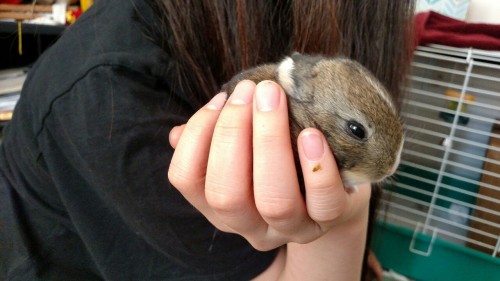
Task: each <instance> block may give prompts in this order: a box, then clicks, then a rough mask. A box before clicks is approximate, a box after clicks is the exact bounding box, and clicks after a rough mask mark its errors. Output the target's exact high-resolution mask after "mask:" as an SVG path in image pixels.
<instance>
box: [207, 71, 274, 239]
mask: <svg viewBox="0 0 500 281" xmlns="http://www.w3.org/2000/svg"><path fill="white" fill-rule="evenodd" d="M254 92H255V83H254V82H252V81H249V80H245V81H242V82H240V83H239V84H238V85H237V86H236V88H235V90H234V92H233V94H232V95H231V97H230V98H229V100H228V102H227V104H226V106H225V107H224V109H223V110H222V112H221V114H220V116H219V118H218V120H217V124H216V126H215V129H214V134H213V137H212V145H211V147H210V156H209V159H208V167H207V177H206V188H205V195H206V199H207V202H208V204H209V205H210V207H211V208H212V209H213V210H214V211H215V212H216V213H217V215H218V216H219V219H220V220H221V221H222V222H224V223H225V224H226V226H227V227H229V228H231V229H233V230H234V232H237V233H239V234H241V235H243V236H248V237H249V240H251V237H250V236H255V235H257V234H254V233H256V232H258V231H259V230H261V229H262V228H263V227H265V222H264V221H263V220H262V218H261V217H260V215H259V213H258V212H257V209H256V208H255V203H254V199H253V190H252V184H253V179H252V104H253V96H254Z"/></svg>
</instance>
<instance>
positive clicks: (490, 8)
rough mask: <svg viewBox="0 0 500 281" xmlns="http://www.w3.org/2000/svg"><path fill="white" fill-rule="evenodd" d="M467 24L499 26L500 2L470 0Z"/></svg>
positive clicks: (493, 0)
mask: <svg viewBox="0 0 500 281" xmlns="http://www.w3.org/2000/svg"><path fill="white" fill-rule="evenodd" d="M466 20H467V21H468V22H477V23H491V24H500V1H498V0H470V4H469V11H468V13H467V19H466Z"/></svg>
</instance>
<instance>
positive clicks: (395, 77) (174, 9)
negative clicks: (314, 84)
mask: <svg viewBox="0 0 500 281" xmlns="http://www.w3.org/2000/svg"><path fill="white" fill-rule="evenodd" d="M153 2H154V5H155V10H156V11H158V14H159V16H160V18H161V19H162V21H163V23H162V31H163V34H162V36H160V38H161V41H160V42H158V43H159V44H161V45H162V46H163V47H164V48H165V50H166V51H167V52H168V53H170V54H171V56H172V58H174V63H175V67H176V71H177V74H178V76H177V77H178V80H177V81H169V83H171V84H174V86H173V87H175V88H177V89H179V90H180V91H182V92H183V93H184V94H185V95H186V99H188V100H189V101H190V102H191V103H192V104H193V108H198V107H200V106H202V105H203V104H204V103H206V102H207V101H208V100H209V98H211V97H212V96H213V95H215V94H216V93H217V92H218V90H219V89H220V87H221V86H222V85H223V84H224V83H225V82H227V81H228V80H229V79H230V78H231V77H232V76H234V75H235V74H236V73H238V72H240V71H242V70H244V69H246V68H249V67H252V66H255V65H258V64H261V63H265V62H276V61H279V60H280V59H282V58H283V56H285V55H289V54H291V53H292V52H294V51H298V52H301V53H308V54H323V55H327V56H335V55H342V56H346V57H350V58H352V59H354V60H357V61H358V62H360V63H361V64H363V65H364V66H365V67H367V68H368V69H369V70H371V71H372V72H373V74H374V75H375V76H376V77H377V78H378V79H379V80H380V81H381V82H382V83H383V84H384V85H385V86H386V88H387V89H388V91H389V92H390V93H391V94H392V95H393V97H394V99H395V101H396V103H397V104H399V103H400V99H401V96H402V93H403V84H404V81H405V77H406V73H407V70H408V68H409V62H410V59H411V54H412V48H413V42H412V38H413V34H412V30H413V27H412V21H413V13H414V1H413V0H401V1H393V0H360V1H345V0H329V1H326V0H324V1H302V0H212V1H209V0H206V1H205V0H184V1H178V0H155V1H153ZM377 191H378V190H374V193H373V194H374V196H373V198H372V201H371V204H370V209H371V210H370V217H371V220H373V218H374V216H373V214H374V212H375V208H376V202H377V199H376V197H378V196H377V194H379V192H377ZM372 227H373V223H371V224H370V229H372ZM370 232H371V230H369V235H368V237H370ZM369 239H370V238H368V242H369ZM367 245H369V244H367ZM368 248H369V247H368V246H367V249H368ZM365 260H366V259H365ZM363 268H364V269H365V268H366V267H365V266H364V267H363ZM363 271H364V273H366V272H365V270H363Z"/></svg>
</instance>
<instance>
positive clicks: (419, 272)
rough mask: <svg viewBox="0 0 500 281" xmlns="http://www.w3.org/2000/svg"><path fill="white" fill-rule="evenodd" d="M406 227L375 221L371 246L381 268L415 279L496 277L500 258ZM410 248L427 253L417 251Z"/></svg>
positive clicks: (495, 280) (481, 280)
mask: <svg viewBox="0 0 500 281" xmlns="http://www.w3.org/2000/svg"><path fill="white" fill-rule="evenodd" d="M414 233H415V231H414V230H412V229H408V228H406V227H401V226H396V225H393V224H390V223H387V222H381V221H378V222H377V223H376V226H375V231H374V234H373V240H372V248H373V251H374V252H375V254H376V256H377V258H378V259H379V261H380V263H381V264H382V266H383V267H384V268H388V269H393V270H394V271H396V272H398V273H401V274H403V275H406V276H408V277H409V278H412V279H414V280H421V281H430V280H439V281H448V280H450V281H499V280H500V258H495V257H493V256H491V255H488V254H485V253H482V252H479V251H476V250H473V249H470V248H467V247H464V246H461V245H458V244H454V243H451V242H447V241H444V240H442V239H440V238H437V237H436V238H435V239H434V240H433V239H432V236H431V235H425V234H422V233H417V234H415V237H414ZM412 240H413V249H415V250H417V251H420V252H422V253H426V252H428V253H429V255H428V256H425V255H423V254H417V253H414V252H412V251H410V244H411V243H412Z"/></svg>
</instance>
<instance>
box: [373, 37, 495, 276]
mask: <svg viewBox="0 0 500 281" xmlns="http://www.w3.org/2000/svg"><path fill="white" fill-rule="evenodd" d="M409 79H410V83H409V86H408V88H407V91H406V92H407V93H406V96H405V100H404V101H403V109H402V117H403V119H404V122H405V126H406V141H405V145H404V149H403V154H402V161H401V165H400V167H399V169H398V171H397V172H396V175H395V177H394V179H393V182H391V183H389V184H387V185H386V187H385V188H384V191H383V196H382V201H381V207H380V208H379V211H378V214H377V215H378V217H377V218H378V222H377V227H376V231H375V237H374V241H373V244H374V250H375V252H376V254H377V256H378V257H379V259H380V260H381V262H382V264H383V266H384V267H388V268H392V269H394V270H396V271H399V272H401V273H403V274H405V275H408V276H410V277H411V278H414V279H416V280H482V281H484V280H497V281H498V280H500V52H490V51H481V50H475V49H461V48H452V47H447V46H439V45H430V46H425V47H424V46H421V47H418V48H417V50H416V51H415V54H414V59H413V62H412V70H411V75H410V76H409Z"/></svg>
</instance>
